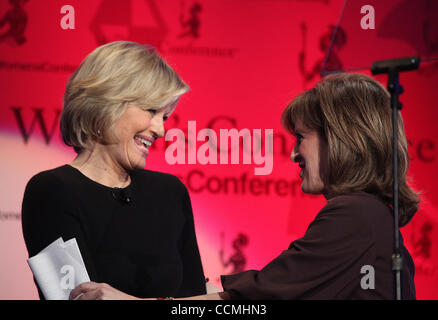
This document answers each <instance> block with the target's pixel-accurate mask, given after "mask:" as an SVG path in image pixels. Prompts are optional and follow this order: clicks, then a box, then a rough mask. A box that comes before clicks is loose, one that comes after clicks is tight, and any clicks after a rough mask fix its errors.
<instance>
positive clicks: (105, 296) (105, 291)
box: [70, 281, 140, 300]
mask: <svg viewBox="0 0 438 320" xmlns="http://www.w3.org/2000/svg"><path fill="white" fill-rule="evenodd" d="M70 299H71V300H140V299H139V298H137V297H134V296H131V295H129V294H126V293H124V292H122V291H119V290H117V289H115V288H113V287H111V286H110V285H109V284H106V283H96V282H92V281H90V282H84V283H81V284H80V285H78V286H77V287H76V288H74V289H73V290H72V292H71V293H70Z"/></svg>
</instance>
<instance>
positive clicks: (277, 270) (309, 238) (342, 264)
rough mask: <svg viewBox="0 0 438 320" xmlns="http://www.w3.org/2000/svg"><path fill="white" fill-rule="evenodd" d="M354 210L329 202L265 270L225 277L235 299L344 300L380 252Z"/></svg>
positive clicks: (346, 205)
mask: <svg viewBox="0 0 438 320" xmlns="http://www.w3.org/2000/svg"><path fill="white" fill-rule="evenodd" d="M352 213H354V208H353V207H351V206H349V205H348V204H342V205H334V206H326V207H324V208H323V209H322V210H321V211H320V213H319V214H318V215H317V217H316V219H315V220H314V221H313V222H312V223H311V224H310V225H309V227H308V229H307V231H306V234H305V235H304V237H302V238H300V239H298V240H296V241H294V242H292V244H291V245H290V247H289V249H288V250H285V251H283V252H282V253H281V254H280V256H278V257H277V258H276V259H274V260H273V261H271V262H270V263H269V264H268V265H266V266H265V267H264V268H263V269H262V270H260V271H256V270H249V271H245V272H242V273H238V274H235V275H229V276H222V277H221V280H222V285H223V288H224V290H225V291H227V292H228V293H229V294H230V296H231V297H232V298H233V299H287V300H290V299H336V298H340V299H342V298H343V295H344V294H348V293H347V292H346V291H347V288H351V290H353V288H357V287H358V286H359V285H360V276H361V275H360V269H361V267H362V266H363V265H365V264H367V263H366V261H374V259H375V255H376V252H375V246H374V244H375V243H374V237H373V236H372V232H371V229H370V227H369V226H367V225H366V223H365V222H363V221H360V220H361V219H359V218H358V217H356V216H355V215H354V214H352ZM348 290H350V289H348Z"/></svg>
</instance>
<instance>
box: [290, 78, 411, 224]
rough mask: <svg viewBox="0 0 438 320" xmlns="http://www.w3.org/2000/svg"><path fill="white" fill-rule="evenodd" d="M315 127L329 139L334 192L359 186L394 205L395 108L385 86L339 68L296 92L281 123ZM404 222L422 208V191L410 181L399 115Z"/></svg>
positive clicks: (328, 179) (329, 183) (330, 182)
mask: <svg viewBox="0 0 438 320" xmlns="http://www.w3.org/2000/svg"><path fill="white" fill-rule="evenodd" d="M298 120H300V121H302V122H303V124H304V125H305V126H306V127H307V128H309V129H311V130H315V131H317V132H318V133H319V134H320V136H321V137H322V138H323V139H325V140H326V141H327V144H328V150H329V152H328V171H329V172H328V176H327V177H326V178H325V180H326V181H324V184H325V187H326V189H327V191H328V192H329V194H330V195H333V196H334V195H341V194H347V193H351V192H357V191H366V192H370V193H373V194H376V195H378V196H380V197H381V198H382V200H383V201H384V202H385V203H387V205H389V206H393V172H392V170H393V166H392V164H393V163H392V155H393V150H392V110H391V107H390V96H389V93H388V92H387V90H386V89H385V88H384V87H383V86H382V85H381V84H380V83H379V82H377V81H376V80H374V79H373V78H371V77H368V76H365V75H362V74H346V73H342V74H336V75H331V76H327V77H325V78H324V79H323V80H322V81H320V82H319V83H318V84H317V86H316V87H315V88H313V89H310V90H308V91H306V92H304V93H302V94H301V95H299V96H298V97H297V98H295V99H294V100H293V101H292V102H291V103H290V104H289V105H288V107H287V108H286V109H285V111H284V112H283V116H282V122H283V125H284V126H285V127H286V129H288V130H289V131H290V132H291V133H292V134H294V130H295V124H296V122H297V121H298ZM398 163H399V188H400V189H399V204H400V216H399V220H400V225H401V226H403V225H405V224H407V223H408V222H409V221H410V220H411V218H412V217H413V216H414V214H415V212H416V211H417V210H418V206H419V202H420V200H419V194H418V193H416V192H414V191H413V190H412V189H411V188H410V187H409V185H408V184H407V172H408V168H409V156H408V150H407V140H406V135H405V131H404V126H403V120H402V117H401V114H400V113H399V118H398Z"/></svg>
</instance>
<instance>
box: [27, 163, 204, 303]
mask: <svg viewBox="0 0 438 320" xmlns="http://www.w3.org/2000/svg"><path fill="white" fill-rule="evenodd" d="M130 176H131V184H130V185H129V186H128V187H126V188H123V189H117V188H110V187H106V186H104V185H101V184H99V183H97V182H95V181H93V180H91V179H89V178H88V177H86V176H85V175H83V174H82V173H81V172H80V171H79V170H77V169H75V168H73V167H71V166H69V165H64V166H62V167H59V168H56V169H53V170H49V171H44V172H41V173H39V174H37V175H35V176H34V177H33V178H32V179H31V180H30V181H29V182H28V184H27V186H26V190H25V194H24V199H23V205H22V226H23V235H24V240H25V242H26V246H27V249H28V253H29V256H33V255H35V254H37V253H38V252H40V251H41V250H42V249H44V248H45V247H46V246H47V245H49V244H50V243H52V242H53V241H54V240H56V239H58V238H59V237H62V238H63V239H64V241H67V240H69V239H71V238H76V240H77V242H78V246H79V249H80V251H81V254H82V256H83V259H84V262H85V265H86V268H87V271H88V274H89V276H90V279H91V280H92V281H95V282H106V283H108V284H110V285H111V286H113V287H115V288H116V289H118V290H121V291H123V292H125V293H127V294H131V295H134V296H137V297H142V298H146V297H167V296H173V297H183V296H192V295H199V294H203V293H205V279H204V273H203V268H202V264H201V259H200V255H199V250H198V245H197V240H196V235H195V228H194V221H193V214H192V207H191V203H190V198H189V195H188V192H187V189H186V188H185V186H184V185H183V184H182V183H181V182H180V180H179V179H178V178H176V177H174V176H172V175H169V174H164V173H158V172H153V171H148V170H136V171H132V172H130ZM39 293H40V297H41V298H43V296H42V294H41V292H39Z"/></svg>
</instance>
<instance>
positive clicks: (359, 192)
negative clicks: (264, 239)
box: [74, 74, 419, 299]
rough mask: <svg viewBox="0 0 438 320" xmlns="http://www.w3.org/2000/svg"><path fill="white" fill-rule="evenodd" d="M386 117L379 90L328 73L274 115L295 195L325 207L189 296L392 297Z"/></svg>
mask: <svg viewBox="0 0 438 320" xmlns="http://www.w3.org/2000/svg"><path fill="white" fill-rule="evenodd" d="M391 112H392V110H391V108H390V106H389V94H388V92H387V91H386V90H385V88H384V87H382V85H380V84H379V83H378V82H377V81H375V80H373V79H372V78H370V77H368V76H365V75H360V74H338V75H334V76H330V77H327V78H325V79H323V80H322V81H321V82H320V83H319V84H318V85H317V86H316V87H315V88H313V89H311V90H308V91H306V92H304V93H303V94H301V95H300V96H298V97H297V98H296V99H294V100H293V101H292V102H291V103H290V104H289V105H288V107H287V108H286V110H285V111H284V113H283V116H282V121H283V124H284V126H285V127H286V128H287V129H288V130H289V132H290V133H292V134H293V135H294V136H295V137H296V143H295V146H294V148H293V150H292V154H291V160H292V161H293V162H295V163H297V164H298V166H299V167H300V168H301V170H300V173H299V176H300V178H301V179H302V184H301V189H302V191H303V192H305V193H311V194H322V195H324V196H325V198H326V199H327V204H326V205H325V206H324V207H323V208H322V209H321V211H320V212H319V213H318V214H317V215H316V217H315V219H314V220H313V222H312V223H311V224H310V225H309V227H308V229H307V231H306V233H305V235H304V236H303V237H302V238H300V239H297V240H295V241H294V242H292V243H291V244H290V246H289V248H288V249H287V250H284V251H283V252H282V253H281V254H280V255H279V256H278V257H277V258H275V259H274V260H273V261H271V262H270V263H268V264H267V265H266V266H265V267H264V268H263V269H261V270H248V271H244V272H241V273H237V274H234V275H227V276H222V286H223V288H224V291H223V292H220V293H215V294H209V295H200V296H196V297H189V299H394V297H395V295H394V292H395V291H394V277H393V273H392V270H391V263H392V260H391V256H392V252H393V239H394V237H393V233H394V229H393V212H392V206H393V198H392V181H393V178H392V122H391ZM398 135H399V136H398V138H399V145H398V154H399V170H400V172H399V186H400V191H399V205H400V216H399V218H400V226H404V225H406V224H408V223H409V221H410V220H411V219H412V217H413V216H414V214H415V212H416V211H417V210H418V205H419V197H418V194H417V193H415V192H414V191H413V190H412V189H411V188H410V187H409V185H408V184H407V182H406V175H407V171H408V161H409V158H408V153H407V143H406V136H405V133H404V129H403V121H402V119H401V117H400V118H399V122H398ZM297 214H299V213H297ZM267 219H269V216H267ZM400 240H401V241H400V242H401V243H400V248H401V255H402V258H403V263H404V265H403V271H402V297H403V299H415V297H416V295H415V284H414V263H413V260H412V258H411V256H410V254H409V252H408V250H407V249H406V247H405V246H404V244H403V239H402V238H401V235H400ZM77 292H79V290H77V291H76V292H74V294H77Z"/></svg>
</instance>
